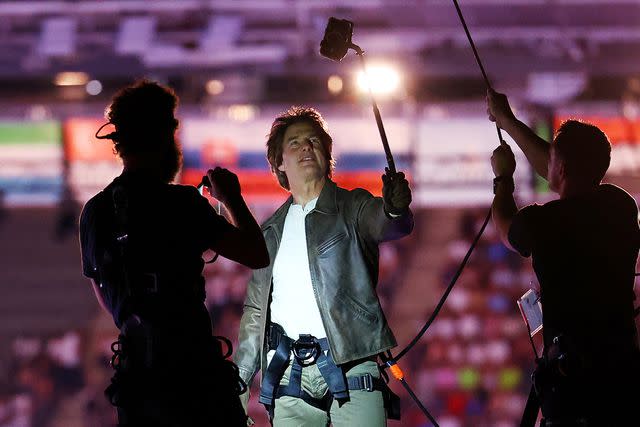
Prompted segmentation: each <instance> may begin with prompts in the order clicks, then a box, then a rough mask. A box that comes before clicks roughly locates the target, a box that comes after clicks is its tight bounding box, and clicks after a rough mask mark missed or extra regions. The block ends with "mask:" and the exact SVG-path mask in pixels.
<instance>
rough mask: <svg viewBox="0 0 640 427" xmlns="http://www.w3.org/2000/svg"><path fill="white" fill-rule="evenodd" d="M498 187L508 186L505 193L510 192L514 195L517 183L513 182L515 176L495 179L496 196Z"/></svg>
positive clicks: (502, 176)
mask: <svg viewBox="0 0 640 427" xmlns="http://www.w3.org/2000/svg"><path fill="white" fill-rule="evenodd" d="M498 185H502V186H506V187H505V188H506V190H505V191H508V192H509V193H513V191H514V190H515V188H516V186H515V183H514V182H513V176H504V175H501V176H496V177H495V178H493V194H496V191H497V189H498Z"/></svg>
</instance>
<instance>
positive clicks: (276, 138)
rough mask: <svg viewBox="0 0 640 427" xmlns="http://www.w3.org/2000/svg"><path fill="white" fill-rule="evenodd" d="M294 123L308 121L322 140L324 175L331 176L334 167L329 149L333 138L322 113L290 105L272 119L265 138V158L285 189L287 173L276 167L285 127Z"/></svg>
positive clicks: (280, 157) (279, 157)
mask: <svg viewBox="0 0 640 427" xmlns="http://www.w3.org/2000/svg"><path fill="white" fill-rule="evenodd" d="M295 123H310V124H311V125H313V126H314V127H315V128H316V130H317V131H318V133H319V134H320V139H321V140H322V146H323V147H324V152H325V157H326V160H327V171H326V175H325V176H326V177H331V173H332V172H333V169H334V167H335V161H334V160H333V157H332V155H331V149H332V147H333V139H332V138H331V135H329V131H328V127H327V122H325V121H324V119H323V118H322V115H321V114H320V113H319V112H318V110H316V109H314V108H308V107H297V106H294V107H291V108H289V109H288V110H287V111H286V112H284V113H282V114H280V115H279V116H278V117H276V119H275V120H274V121H273V124H272V125H271V131H270V132H269V135H268V139H267V160H268V161H269V166H270V167H271V171H272V172H273V173H274V174H275V175H276V177H277V178H278V182H279V183H280V186H281V187H282V188H284V189H286V190H289V180H288V179H287V175H286V174H285V173H284V172H282V171H280V170H279V169H278V166H280V165H281V164H282V149H283V147H282V143H283V139H284V134H285V132H286V131H287V128H288V127H289V126H291V125H293V124H295Z"/></svg>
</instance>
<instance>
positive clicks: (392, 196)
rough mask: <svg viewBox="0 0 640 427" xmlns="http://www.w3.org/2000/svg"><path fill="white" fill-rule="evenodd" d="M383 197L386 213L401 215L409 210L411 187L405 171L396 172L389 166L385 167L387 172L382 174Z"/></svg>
mask: <svg viewBox="0 0 640 427" xmlns="http://www.w3.org/2000/svg"><path fill="white" fill-rule="evenodd" d="M382 199H383V200H384V210H385V212H386V213H388V214H390V215H395V216H399V215H402V214H404V213H405V212H407V209H409V204H410V203H411V189H410V188H409V182H408V181H407V179H406V178H405V177H404V173H402V172H396V173H395V174H394V173H392V172H391V171H389V168H385V174H384V175H382Z"/></svg>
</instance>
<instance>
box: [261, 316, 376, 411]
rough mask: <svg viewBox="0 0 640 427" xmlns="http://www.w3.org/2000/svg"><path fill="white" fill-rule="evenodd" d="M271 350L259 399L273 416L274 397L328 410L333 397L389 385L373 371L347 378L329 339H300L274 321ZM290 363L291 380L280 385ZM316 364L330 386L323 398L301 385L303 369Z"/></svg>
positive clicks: (344, 396)
mask: <svg viewBox="0 0 640 427" xmlns="http://www.w3.org/2000/svg"><path fill="white" fill-rule="evenodd" d="M269 350H275V354H274V355H273V358H272V359H271V363H269V366H268V368H267V370H266V372H265V375H264V379H263V381H262V387H261V389H260V399H259V400H260V403H262V404H263V405H265V406H266V407H267V410H268V411H269V413H270V414H271V415H272V414H273V405H274V401H275V399H278V398H279V397H282V396H292V397H297V398H300V399H303V400H304V401H305V402H307V403H308V404H310V405H312V406H314V407H316V408H319V409H322V410H324V411H328V410H329V408H330V407H331V402H332V401H333V399H334V398H335V399H338V400H344V399H347V398H348V397H349V390H366V391H370V392H372V391H376V390H380V391H382V390H384V389H385V388H386V383H385V382H384V381H383V380H381V379H380V378H376V377H374V376H372V375H371V374H365V375H360V376H356V377H349V378H345V375H344V372H343V371H342V369H341V368H340V367H338V366H337V365H336V364H335V362H334V361H333V358H332V357H331V351H330V349H329V342H328V341H327V339H326V338H321V339H317V338H315V337H313V336H311V335H300V338H298V339H297V340H293V339H292V338H290V337H288V336H287V335H286V334H285V333H284V330H283V329H282V327H281V326H280V325H278V324H277V323H272V324H271V325H270V327H269ZM291 352H293V354H294V357H293V361H291V360H290V355H291ZM325 352H326V354H325ZM289 363H291V375H290V378H289V383H288V384H287V385H286V386H282V387H281V386H280V380H281V379H282V377H283V375H284V372H285V370H286V369H287V366H288V365H289ZM313 364H316V365H317V366H318V369H319V370H320V373H321V374H322V377H323V378H324V380H325V382H326V383H327V386H328V388H329V393H327V394H326V395H325V396H324V397H323V398H322V399H316V398H314V397H312V396H311V395H309V394H308V393H307V392H306V391H304V390H303V389H302V387H301V380H302V368H303V367H304V366H310V365H313Z"/></svg>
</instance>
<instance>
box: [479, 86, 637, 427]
mask: <svg viewBox="0 0 640 427" xmlns="http://www.w3.org/2000/svg"><path fill="white" fill-rule="evenodd" d="M488 104H489V116H490V119H491V120H493V121H496V123H497V124H498V126H500V127H501V128H502V129H504V130H506V131H507V132H508V133H509V135H511V136H512V137H513V139H514V140H515V141H516V143H517V144H518V145H519V146H520V147H521V148H522V150H523V151H524V153H525V155H526V156H527V158H528V160H529V161H530V162H531V164H532V165H533V167H534V168H535V169H536V171H537V172H538V173H539V174H540V175H542V176H543V177H545V178H546V179H547V180H548V181H549V185H550V188H551V189H552V190H553V191H556V192H557V193H558V194H559V195H560V198H559V199H557V200H553V201H551V202H549V203H546V204H544V205H542V206H540V205H531V206H527V207H525V208H523V209H521V210H518V208H517V207H516V204H515V201H514V198H513V194H512V193H513V191H514V184H513V177H512V175H513V172H514V171H515V167H516V163H515V159H514V156H513V153H512V152H511V149H510V148H509V146H507V145H506V144H503V145H501V146H500V147H499V148H497V149H496V150H495V151H494V153H493V157H492V158H491V162H492V166H493V170H494V172H495V175H496V179H495V181H494V184H495V198H494V200H493V206H492V213H493V220H494V223H495V225H496V227H497V229H498V231H499V234H500V237H501V239H502V240H503V242H504V243H505V245H507V246H508V247H509V248H511V249H512V250H514V251H516V252H518V253H520V254H521V255H522V256H525V257H528V256H531V257H532V261H533V268H534V270H535V272H536V275H537V277H538V281H539V282H540V292H541V302H542V310H543V338H544V352H543V356H542V357H541V358H540V359H539V360H538V365H537V368H536V370H535V373H534V376H533V383H534V388H535V390H534V391H535V393H533V394H532V395H531V400H530V403H531V402H532V401H534V403H535V400H536V398H537V401H538V403H539V404H540V407H541V409H542V415H543V417H544V420H543V422H542V424H541V425H542V426H548V425H553V426H556V425H558V426H637V425H639V424H640V420H639V419H637V417H638V412H637V409H636V408H635V405H637V397H638V387H639V384H640V350H639V349H638V335H637V330H636V326H635V323H634V308H633V300H634V293H633V286H634V272H635V267H636V262H637V258H638V249H639V248H640V230H639V228H638V207H637V205H636V202H635V201H634V199H633V198H632V197H631V196H630V195H629V194H627V193H626V192H625V191H624V190H622V189H621V188H619V187H616V186H614V185H611V184H602V183H601V181H602V179H603V177H604V175H605V173H606V171H607V169H608V168H609V162H610V156H611V146H610V143H609V140H608V138H607V136H606V135H605V134H604V133H603V132H602V131H601V130H600V129H598V128H597V127H595V126H593V125H589V124H585V123H581V122H578V121H575V120H570V121H567V122H565V123H564V124H563V125H562V126H561V127H560V129H559V130H558V132H557V134H556V136H555V138H554V140H553V142H552V143H551V144H547V143H546V142H545V141H543V140H542V139H540V138H539V137H538V136H536V135H535V134H534V133H533V132H532V131H531V129H529V128H528V127H527V126H526V125H525V124H523V123H522V122H520V121H519V120H517V119H516V117H515V116H514V114H513V112H512V111H511V108H510V106H509V103H508V100H507V98H506V96H504V95H502V94H499V93H496V92H492V91H491V92H489V95H488ZM534 396H535V398H534ZM532 407H534V408H535V406H532ZM535 413H537V410H536V411H535ZM535 413H533V412H532V417H531V420H530V424H529V425H533V423H535ZM523 425H524V424H523Z"/></svg>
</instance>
